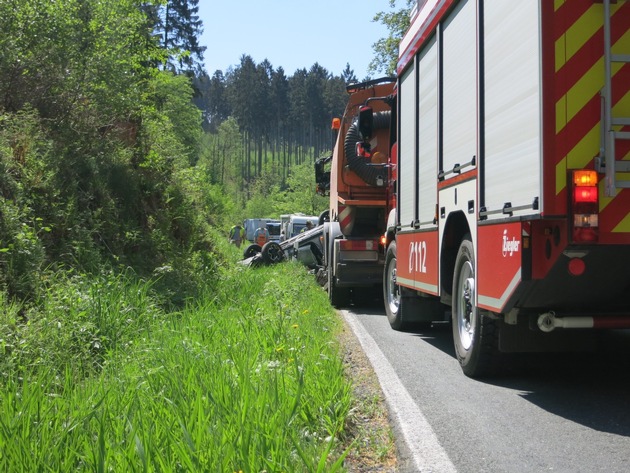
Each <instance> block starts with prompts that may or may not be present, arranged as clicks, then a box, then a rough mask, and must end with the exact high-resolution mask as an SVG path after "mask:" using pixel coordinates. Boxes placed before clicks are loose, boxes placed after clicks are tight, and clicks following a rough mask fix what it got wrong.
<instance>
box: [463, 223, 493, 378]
mask: <svg viewBox="0 0 630 473" xmlns="http://www.w3.org/2000/svg"><path fill="white" fill-rule="evenodd" d="M476 280H477V278H476V275H475V258H474V250H473V244H472V240H471V237H470V235H466V236H465V237H464V239H463V240H462V242H461V244H460V246H459V251H458V252H457V257H456V259H455V270H454V276H453V293H452V294H453V307H452V317H453V342H454V345H455V354H456V355H457V360H458V361H459V364H460V366H461V368H462V371H463V372H464V374H465V375H466V376H469V377H471V378H476V377H482V376H489V375H493V374H497V372H498V369H499V366H500V363H501V356H500V355H501V354H500V353H499V350H498V346H499V343H498V342H499V327H498V321H496V320H493V319H491V318H490V317H489V316H488V315H487V314H485V313H484V312H483V311H482V310H480V309H479V308H478V307H477V306H476V305H475V299H476V292H475V291H476Z"/></svg>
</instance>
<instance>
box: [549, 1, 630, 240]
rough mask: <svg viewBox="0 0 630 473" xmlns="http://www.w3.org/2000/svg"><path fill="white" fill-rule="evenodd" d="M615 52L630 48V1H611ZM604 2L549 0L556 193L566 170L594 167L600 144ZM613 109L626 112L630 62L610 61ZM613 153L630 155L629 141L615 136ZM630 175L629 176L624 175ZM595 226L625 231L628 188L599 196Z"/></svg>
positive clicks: (561, 190)
mask: <svg viewBox="0 0 630 473" xmlns="http://www.w3.org/2000/svg"><path fill="white" fill-rule="evenodd" d="M611 15H612V20H611V42H612V45H613V46H612V50H613V53H614V54H630V1H627V0H624V1H619V2H617V3H615V4H613V5H612V7H611ZM603 19H604V8H603V5H602V3H601V2H596V1H594V0H554V11H553V26H554V36H553V41H554V61H555V64H554V65H553V68H554V80H553V82H554V90H553V96H554V99H555V140H554V141H555V153H554V155H555V159H556V162H555V168H556V169H555V175H556V182H555V195H556V196H558V197H560V196H562V195H566V187H567V181H566V180H567V170H568V169H581V168H591V169H592V168H593V158H594V157H595V156H596V155H598V153H599V148H600V133H601V127H600V121H601V99H600V90H601V89H602V87H603V85H604V58H603V52H604V33H603ZM612 74H613V78H612V91H613V115H614V116H618V117H630V64H620V63H614V64H613V66H612ZM617 159H630V141H627V140H626V141H618V142H617ZM627 179H630V176H628V177H627ZM600 231H601V232H603V233H606V232H630V189H624V190H623V191H619V192H618V194H617V196H616V197H613V198H607V197H604V192H603V181H602V187H601V188H600Z"/></svg>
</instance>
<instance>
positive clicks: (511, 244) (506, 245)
mask: <svg viewBox="0 0 630 473" xmlns="http://www.w3.org/2000/svg"><path fill="white" fill-rule="evenodd" d="M520 244H521V242H520V241H519V240H517V239H516V238H515V237H512V239H511V240H508V235H507V229H506V230H503V256H512V255H513V254H514V253H517V252H518V247H519V245H520Z"/></svg>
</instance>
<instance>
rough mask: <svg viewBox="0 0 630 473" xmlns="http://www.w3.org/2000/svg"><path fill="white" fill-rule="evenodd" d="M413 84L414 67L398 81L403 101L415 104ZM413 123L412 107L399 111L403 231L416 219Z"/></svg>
mask: <svg viewBox="0 0 630 473" xmlns="http://www.w3.org/2000/svg"><path fill="white" fill-rule="evenodd" d="M415 83H416V78H415V66H411V67H410V68H409V70H408V71H407V72H406V73H405V74H404V75H403V77H401V79H400V96H401V97H405V100H409V101H410V102H409V103H415V101H416V86H415ZM415 123H416V120H415V109H414V107H406V108H404V109H403V110H401V115H400V136H401V140H400V146H399V148H398V153H399V154H400V156H401V159H400V160H399V163H400V166H401V167H400V168H399V170H398V181H399V183H400V195H399V199H400V205H399V207H400V223H401V226H402V228H403V229H404V228H409V227H410V226H411V223H412V222H413V221H414V220H415V217H416V213H415V199H416V180H415V174H416V167H415V162H416V160H415V155H416V150H415V142H416V140H415V134H416V125H415Z"/></svg>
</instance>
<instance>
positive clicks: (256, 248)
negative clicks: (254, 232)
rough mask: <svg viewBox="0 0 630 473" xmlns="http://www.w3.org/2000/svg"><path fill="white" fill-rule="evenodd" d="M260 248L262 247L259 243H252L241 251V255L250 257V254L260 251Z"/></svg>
mask: <svg viewBox="0 0 630 473" xmlns="http://www.w3.org/2000/svg"><path fill="white" fill-rule="evenodd" d="M261 249H262V248H261V247H260V245H257V244H256V243H252V244H251V245H249V246H248V247H247V248H245V251H244V252H243V256H244V257H245V259H247V258H251V257H252V256H255V255H256V253H260V250H261Z"/></svg>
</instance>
